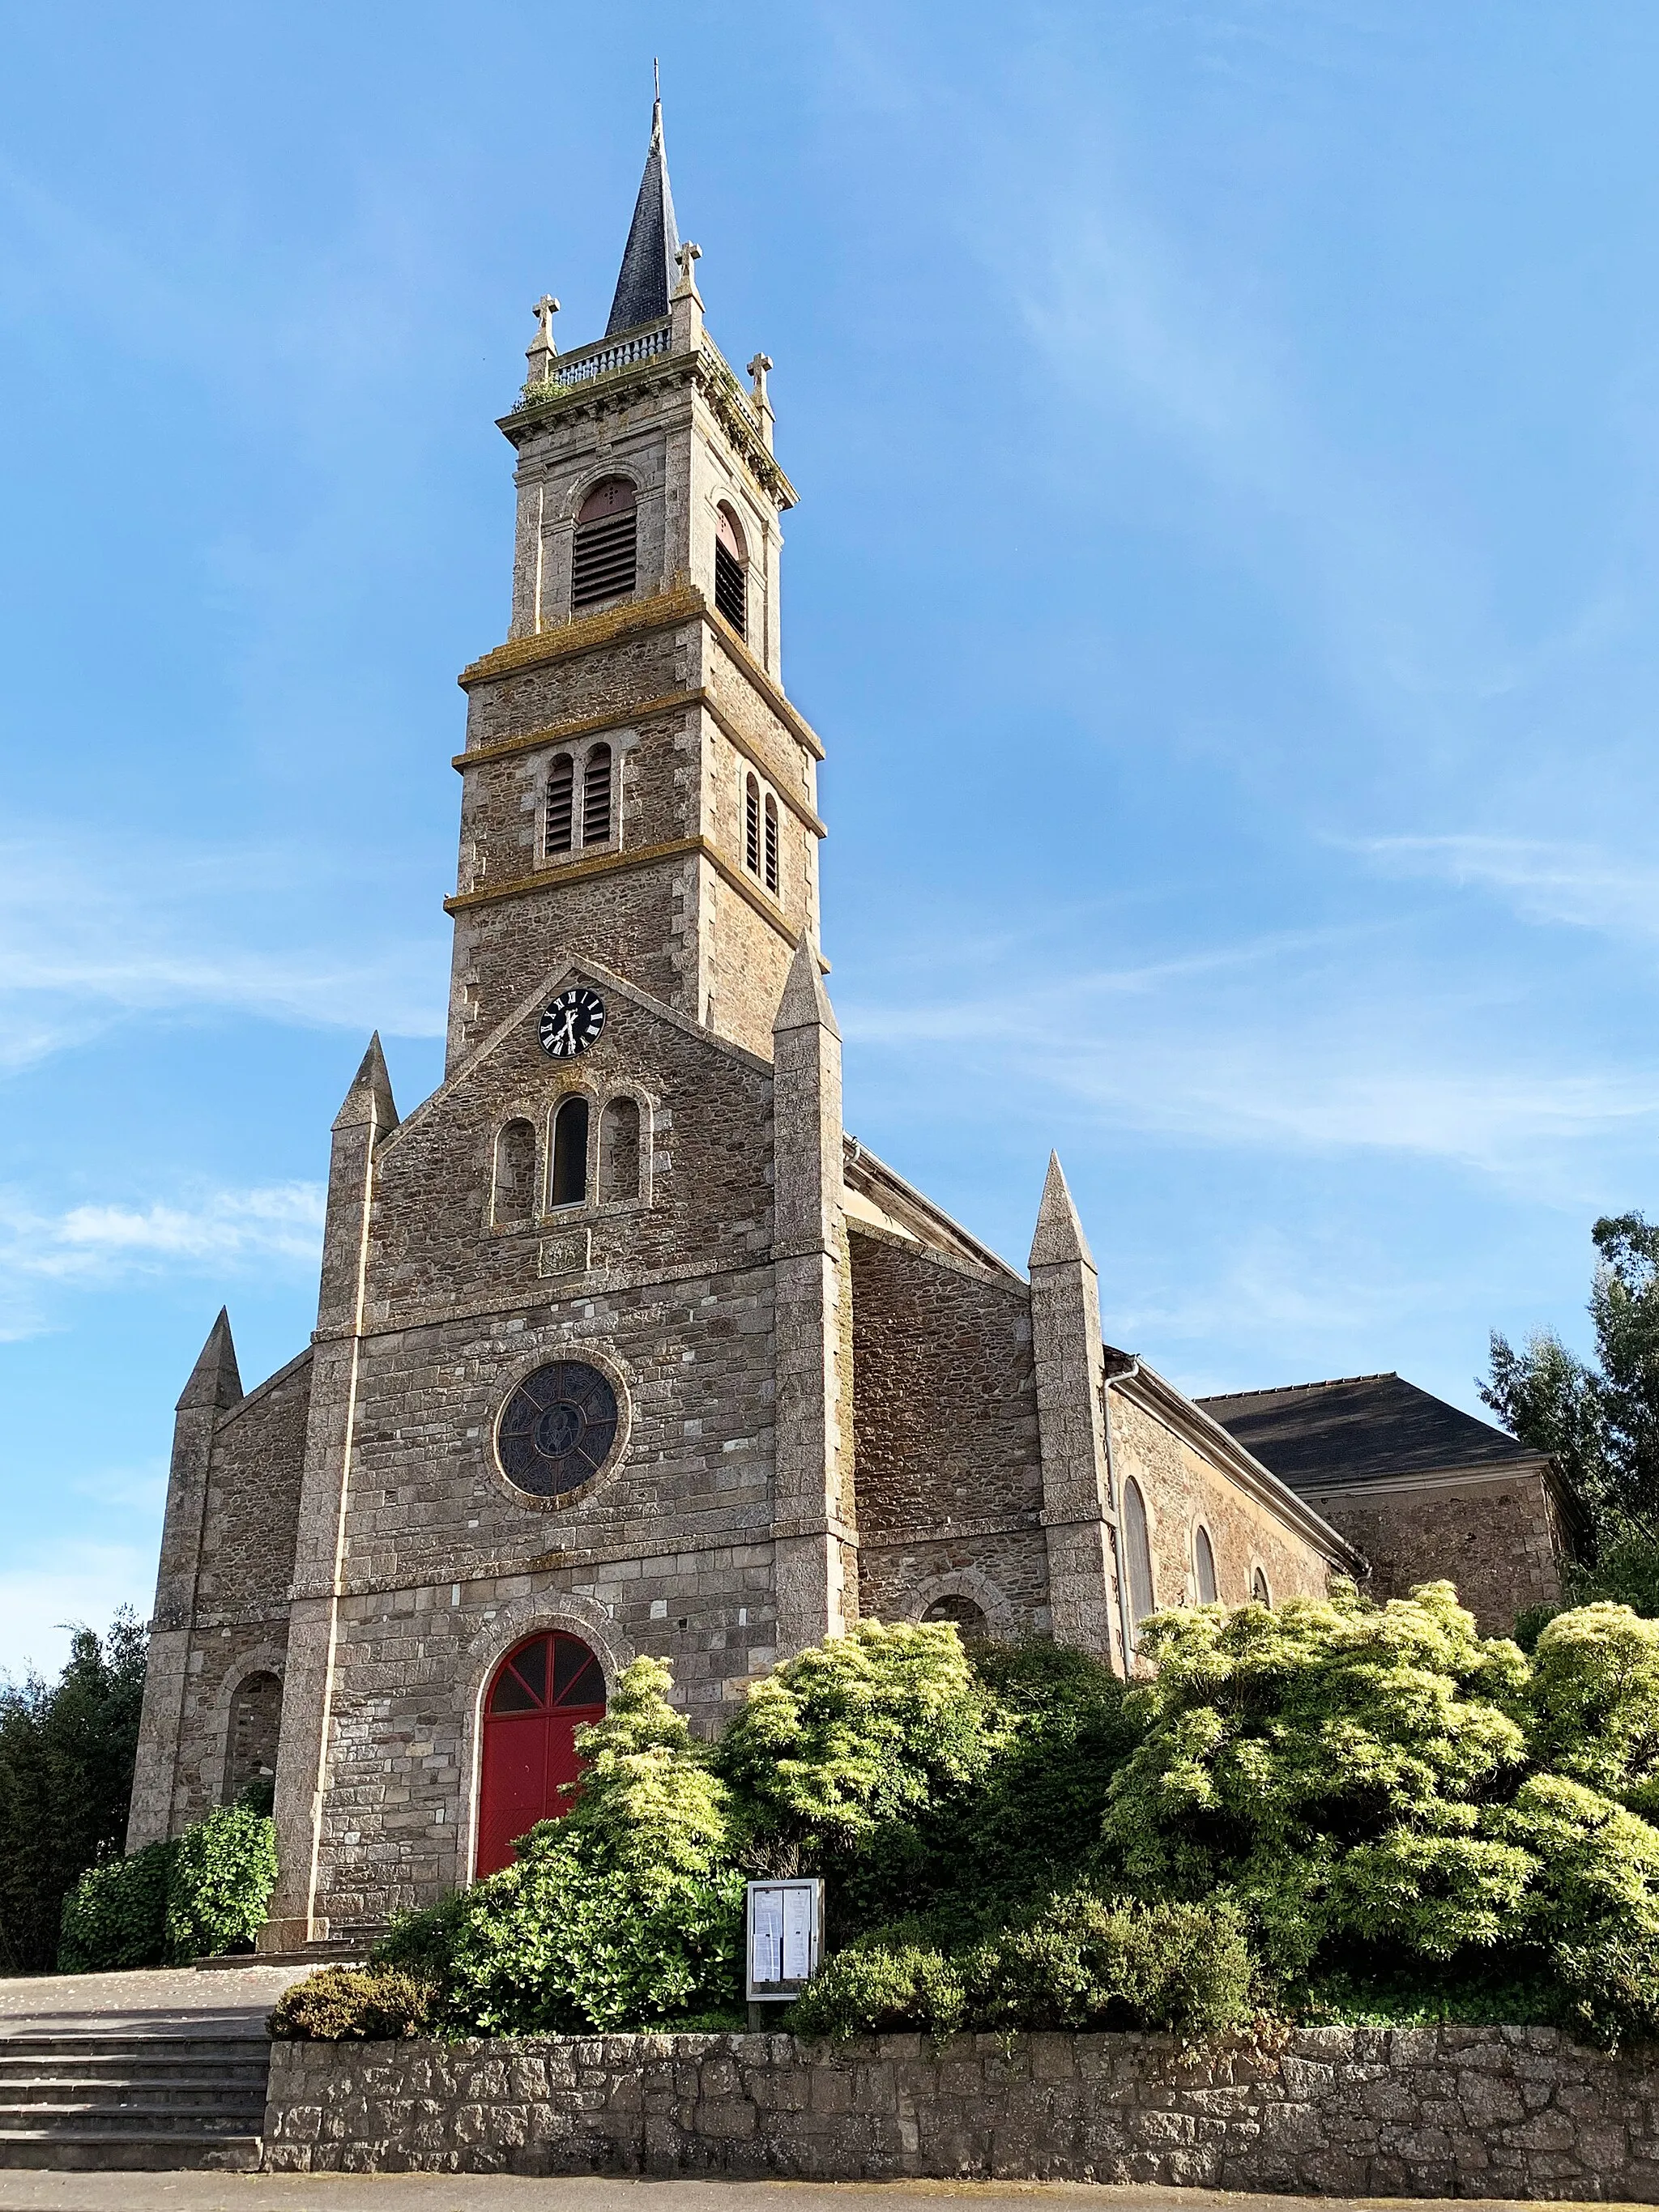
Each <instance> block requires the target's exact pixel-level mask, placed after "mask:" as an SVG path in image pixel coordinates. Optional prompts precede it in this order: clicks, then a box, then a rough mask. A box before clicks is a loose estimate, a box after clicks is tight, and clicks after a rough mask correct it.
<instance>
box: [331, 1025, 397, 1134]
mask: <svg viewBox="0 0 1659 2212" xmlns="http://www.w3.org/2000/svg"><path fill="white" fill-rule="evenodd" d="M365 1124H367V1125H368V1126H369V1127H373V1128H374V1129H375V1130H377V1131H378V1132H379V1133H380V1135H381V1136H385V1135H386V1133H387V1132H388V1131H389V1130H392V1129H395V1128H396V1127H397V1126H398V1109H397V1107H396V1106H395V1105H394V1104H393V1103H392V1078H391V1077H390V1076H389V1075H388V1074H387V1073H386V1054H384V1053H383V1052H382V1051H381V1050H380V1031H379V1030H375V1032H374V1036H372V1037H370V1039H369V1041H368V1051H367V1052H366V1053H365V1054H363V1064H362V1066H361V1067H360V1068H359V1069H358V1070H357V1073H356V1075H355V1076H354V1077H353V1078H352V1081H351V1088H350V1090H349V1091H347V1093H346V1095H345V1103H344V1104H343V1106H342V1107H341V1109H340V1110H339V1112H338V1113H337V1115H335V1116H334V1126H335V1127H336V1128H337V1129H356V1128H361V1127H363V1126H364V1125H365Z"/></svg>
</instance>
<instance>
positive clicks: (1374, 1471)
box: [1195, 1375, 1537, 1490]
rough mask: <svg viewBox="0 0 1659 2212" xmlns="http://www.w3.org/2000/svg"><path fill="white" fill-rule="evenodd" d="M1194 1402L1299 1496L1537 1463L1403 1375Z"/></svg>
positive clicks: (1509, 1440)
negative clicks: (1392, 1478) (1449, 1471)
mask: <svg viewBox="0 0 1659 2212" xmlns="http://www.w3.org/2000/svg"><path fill="white" fill-rule="evenodd" d="M1195 1403H1197V1404H1198V1405H1200V1406H1201V1407H1203V1409H1204V1411H1205V1412H1206V1413H1207V1414H1209V1416H1210V1418H1211V1419H1212V1420H1215V1421H1218V1422H1219V1423H1220V1424H1221V1425H1222V1427H1223V1428H1224V1429H1225V1430H1226V1431H1228V1432H1229V1434H1230V1435H1231V1436H1234V1437H1237V1440H1238V1442H1239V1443H1242V1444H1243V1447H1244V1449H1245V1450H1246V1451H1248V1452H1251V1453H1253V1454H1254V1455H1255V1457H1256V1458H1257V1459H1259V1460H1260V1461H1261V1464H1262V1465H1263V1466H1264V1467H1266V1468H1271V1469H1272V1471H1273V1474H1276V1475H1278V1476H1279V1480H1281V1481H1283V1482H1287V1483H1289V1484H1290V1485H1291V1488H1292V1489H1296V1490H1319V1489H1335V1488H1338V1487H1340V1486H1342V1485H1343V1484H1345V1483H1353V1482H1371V1481H1376V1480H1382V1479H1383V1478H1385V1477H1387V1476H1389V1475H1401V1474H1430V1473H1431V1472H1433V1471H1434V1470H1436V1469H1438V1468H1452V1467H1458V1468H1462V1467H1492V1468H1504V1467H1506V1466H1511V1465H1515V1464H1516V1463H1518V1462H1526V1461H1528V1460H1535V1459H1536V1457H1537V1454H1536V1453H1534V1452H1529V1451H1528V1449H1527V1448H1526V1447H1525V1445H1524V1444H1519V1443H1516V1440H1515V1438H1514V1437H1510V1436H1505V1435H1504V1431H1503V1430H1502V1429H1495V1428H1493V1427H1492V1425H1491V1424H1490V1423H1489V1422H1486V1421H1477V1420H1476V1419H1474V1415H1473V1414H1471V1413H1462V1412H1460V1411H1459V1409H1458V1408H1457V1407H1455V1406H1449V1405H1448V1404H1447V1403H1446V1401H1445V1400H1444V1399H1443V1398H1435V1397H1431V1395H1430V1394H1429V1393H1428V1391H1426V1390H1419V1389H1418V1387H1417V1385H1416V1383H1407V1381H1406V1379H1405V1377H1404V1376H1400V1375H1348V1376H1343V1377H1341V1378H1340V1380H1339V1381H1337V1382H1334V1383H1293V1384H1291V1386H1290V1387H1289V1388H1288V1389H1282V1390H1243V1391H1237V1392H1235V1393H1234V1394H1233V1395H1231V1397H1221V1398H1200V1399H1198V1400H1196V1401H1195Z"/></svg>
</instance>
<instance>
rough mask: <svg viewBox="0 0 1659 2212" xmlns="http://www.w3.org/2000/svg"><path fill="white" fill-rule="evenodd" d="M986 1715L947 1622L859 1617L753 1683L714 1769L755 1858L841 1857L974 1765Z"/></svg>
mask: <svg viewBox="0 0 1659 2212" xmlns="http://www.w3.org/2000/svg"><path fill="white" fill-rule="evenodd" d="M993 1741H994V1717H993V1712H992V1708H991V1705H990V1701H989V1699H987V1694H986V1692H985V1690H984V1688H983V1686H981V1683H980V1681H979V1680H978V1679H977V1678H976V1676H975V1674H974V1672H973V1669H972V1668H970V1667H969V1663H968V1660H967V1657H966V1655H965V1654H964V1652H963V1647H962V1639H961V1638H960V1637H959V1636H958V1635H957V1632H956V1630H955V1628H954V1627H953V1626H951V1624H950V1623H949V1622H948V1621H930V1622H922V1623H913V1622H899V1623H896V1624H894V1625H892V1626H888V1625H885V1624H884V1623H883V1622H881V1621H876V1620H863V1621H860V1623H859V1624H858V1626H857V1627H856V1628H854V1629H853V1630H852V1631H851V1632H850V1633H849V1634H848V1635H846V1636H842V1637H835V1638H830V1639H829V1641H828V1642H826V1643H823V1644H812V1645H811V1646H809V1647H808V1649H807V1650H805V1651H800V1652H798V1653H797V1654H796V1655H795V1656H794V1657H793V1658H792V1659H787V1660H785V1661H784V1662H783V1664H782V1665H781V1666H780V1667H776V1668H774V1669H773V1670H772V1672H771V1673H770V1674H768V1675H766V1676H764V1677H763V1679H762V1680H760V1681H758V1682H757V1683H755V1684H754V1685H753V1686H751V1688H750V1692H749V1695H748V1697H747V1699H745V1700H744V1706H743V1709H742V1711H740V1712H739V1713H738V1715H737V1716H736V1717H735V1718H734V1719H733V1720H732V1723H731V1724H730V1725H729V1726H728V1728H727V1729H726V1733H725V1735H723V1736H722V1738H721V1739H720V1746H719V1748H718V1751H717V1753H716V1765H717V1766H718V1769H719V1771H720V1774H721V1775H722V1776H723V1777H724V1778H725V1779H726V1782H727V1783H728V1784H730V1786H731V1789H732V1796H734V1798H736V1799H737V1800H738V1802H739V1804H740V1806H741V1808H742V1810H743V1814H744V1821H745V1826H746V1829H747V1832H748V1837H749V1840H750V1850H751V1853H754V1854H757V1863H772V1864H776V1863H786V1862H787V1861H789V1860H799V1862H800V1863H806V1864H811V1865H819V1864H822V1863H824V1862H825V1861H829V1862H830V1863H834V1862H836V1861H838V1860H839V1861H842V1862H844V1861H846V1860H848V1859H850V1858H852V1857H854V1856H855V1855H856V1854H857V1853H858V1851H859V1850H860V1849H861V1848H862V1847H863V1846H865V1845H866V1844H867V1843H868V1842H869V1840H870V1839H871V1838H872V1836H873V1835H874V1834H875V1832H877V1831H878V1829H879V1828H881V1827H883V1826H884V1825H890V1824H893V1823H896V1822H898V1823H902V1822H908V1821H909V1820H914V1819H915V1816H916V1815H917V1814H921V1813H925V1812H927V1810H928V1809H929V1808H932V1807H933V1805H934V1804H935V1803H936V1802H938V1801H939V1799H940V1798H941V1797H942V1796H945V1795H946V1794H948V1793H950V1792H951V1791H953V1790H960V1789H962V1788H964V1787H965V1786H966V1785H968V1784H971V1783H972V1782H973V1781H975V1779H976V1778H978V1777H979V1776H980V1775H981V1774H982V1773H983V1771H984V1770H985V1767H986V1765H987V1761H988V1759H989V1757H990V1753H991V1749H992V1746H993Z"/></svg>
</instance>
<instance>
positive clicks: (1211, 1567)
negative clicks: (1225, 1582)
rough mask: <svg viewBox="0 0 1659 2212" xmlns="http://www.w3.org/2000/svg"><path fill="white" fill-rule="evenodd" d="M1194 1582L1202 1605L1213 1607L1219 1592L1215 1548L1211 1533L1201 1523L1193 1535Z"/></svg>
mask: <svg viewBox="0 0 1659 2212" xmlns="http://www.w3.org/2000/svg"><path fill="white" fill-rule="evenodd" d="M1193 1582H1194V1586H1195V1588H1196V1589H1197V1591H1198V1601H1199V1603H1200V1605H1213V1604H1214V1603H1215V1601H1216V1597H1217V1595H1218V1593H1217V1590H1216V1581H1215V1546H1214V1545H1213V1544H1212V1542H1211V1541H1210V1532H1209V1530H1208V1529H1207V1528H1206V1527H1205V1526H1204V1524H1203V1522H1201V1521H1200V1522H1199V1524H1198V1527H1197V1528H1196V1529H1195V1530H1194V1533H1193Z"/></svg>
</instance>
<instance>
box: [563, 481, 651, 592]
mask: <svg viewBox="0 0 1659 2212" xmlns="http://www.w3.org/2000/svg"><path fill="white" fill-rule="evenodd" d="M637 522H638V515H637V511H636V507H635V498H634V487H633V485H632V484H631V483H629V481H628V479H627V477H606V478H605V482H604V483H598V484H595V485H594V487H593V489H592V491H591V492H589V493H588V495H587V497H586V499H585V500H584V501H582V503H581V510H580V513H578V515H577V517H576V531H575V538H574V544H573V545H572V548H571V558H570V605H571V609H572V611H573V612H574V613H577V614H580V612H581V611H582V609H583V608H584V607H596V606H598V605H599V603H600V601H601V600H603V599H620V598H621V597H622V595H623V592H631V591H632V590H633V588H634V579H635V573H636V567H637V555H638V542H637V541H638V530H637Z"/></svg>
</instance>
